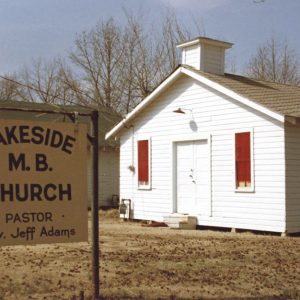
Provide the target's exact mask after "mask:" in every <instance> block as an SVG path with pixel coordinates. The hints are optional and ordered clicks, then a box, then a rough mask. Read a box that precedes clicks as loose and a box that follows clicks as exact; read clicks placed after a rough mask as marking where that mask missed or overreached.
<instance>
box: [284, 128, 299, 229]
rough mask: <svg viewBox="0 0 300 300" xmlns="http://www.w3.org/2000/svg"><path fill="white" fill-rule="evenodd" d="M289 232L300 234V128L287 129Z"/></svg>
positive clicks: (287, 208)
mask: <svg viewBox="0 0 300 300" xmlns="http://www.w3.org/2000/svg"><path fill="white" fill-rule="evenodd" d="M285 140H286V145H285V147H286V150H285V151H286V222H287V232H290V233H292V232H300V126H299V125H298V126H293V125H287V126H286V127H285Z"/></svg>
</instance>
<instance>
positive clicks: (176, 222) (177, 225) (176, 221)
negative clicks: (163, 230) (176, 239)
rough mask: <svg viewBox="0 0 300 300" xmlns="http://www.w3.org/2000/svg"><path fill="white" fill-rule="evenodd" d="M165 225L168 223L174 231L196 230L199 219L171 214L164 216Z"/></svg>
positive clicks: (186, 215)
mask: <svg viewBox="0 0 300 300" xmlns="http://www.w3.org/2000/svg"><path fill="white" fill-rule="evenodd" d="M163 220H164V221H163V222H164V223H166V224H167V225H168V226H169V227H170V228H174V229H189V230H193V229H196V225H197V217H195V216H191V215H188V214H179V213H174V214H169V215H167V216H164V219H163Z"/></svg>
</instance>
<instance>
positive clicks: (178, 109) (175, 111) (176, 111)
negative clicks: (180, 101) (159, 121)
mask: <svg viewBox="0 0 300 300" xmlns="http://www.w3.org/2000/svg"><path fill="white" fill-rule="evenodd" d="M185 111H190V112H192V110H191V109H188V108H181V107H178V108H177V109H176V110H173V112H174V113H176V114H185Z"/></svg>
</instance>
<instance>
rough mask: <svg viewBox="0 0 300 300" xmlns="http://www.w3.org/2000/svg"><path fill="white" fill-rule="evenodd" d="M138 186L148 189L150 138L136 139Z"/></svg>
mask: <svg viewBox="0 0 300 300" xmlns="http://www.w3.org/2000/svg"><path fill="white" fill-rule="evenodd" d="M138 186H139V188H142V189H150V140H140V141H138Z"/></svg>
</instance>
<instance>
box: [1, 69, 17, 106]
mask: <svg viewBox="0 0 300 300" xmlns="http://www.w3.org/2000/svg"><path fill="white" fill-rule="evenodd" d="M5 78H7V79H5ZM20 88H21V87H20V86H19V85H18V84H17V82H16V80H15V75H13V76H10V75H6V76H4V78H1V80H0V101H17V100H19V90H20Z"/></svg>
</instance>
